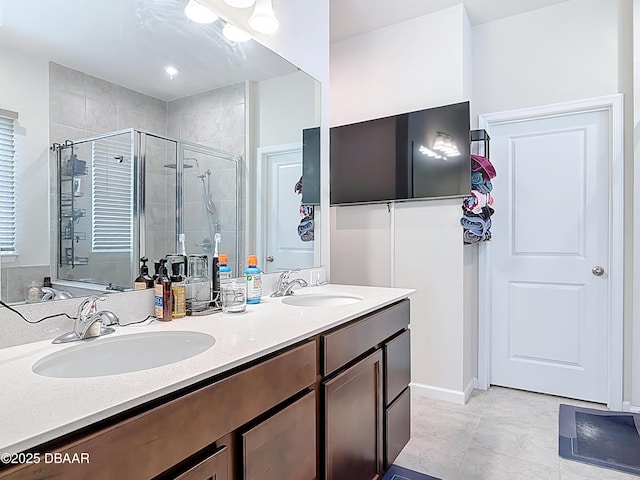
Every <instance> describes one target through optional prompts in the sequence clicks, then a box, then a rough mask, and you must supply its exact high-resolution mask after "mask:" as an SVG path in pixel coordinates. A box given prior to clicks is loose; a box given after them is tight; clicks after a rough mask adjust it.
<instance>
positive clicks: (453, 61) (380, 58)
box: [331, 5, 470, 126]
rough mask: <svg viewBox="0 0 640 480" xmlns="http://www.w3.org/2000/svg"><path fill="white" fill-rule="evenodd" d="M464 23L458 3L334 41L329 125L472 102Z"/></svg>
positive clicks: (464, 19) (462, 13)
mask: <svg viewBox="0 0 640 480" xmlns="http://www.w3.org/2000/svg"><path fill="white" fill-rule="evenodd" d="M466 23H468V21H467V20H466V14H465V13H464V9H463V7H462V6H461V5H458V6H456V7H452V8H449V9H446V10H443V11H440V12H437V13H434V14H432V15H426V16H422V17H418V18H415V19H412V20H409V21H407V22H403V23H400V24H396V25H391V26H389V27H386V28H383V29H380V30H376V31H374V32H371V33H367V34H364V35H358V36H356V37H352V38H348V39H346V40H343V41H339V42H334V43H332V44H331V126H335V125H342V124H346V123H353V122H358V121H362V120H369V119H372V118H378V117H384V116H388V115H395V114H397V113H402V112H409V111H413V110H419V109H423V108H428V107H433V106H437V105H445V104H449V103H455V102H460V101H461V100H468V99H469V96H470V92H467V91H465V81H464V76H465V70H466V69H467V68H470V64H469V65H468V66H465V60H467V58H468V57H467V55H465V49H467V48H468V47H469V44H468V42H465V35H464V33H465V25H466ZM465 57H467V58H465ZM467 87H468V84H467Z"/></svg>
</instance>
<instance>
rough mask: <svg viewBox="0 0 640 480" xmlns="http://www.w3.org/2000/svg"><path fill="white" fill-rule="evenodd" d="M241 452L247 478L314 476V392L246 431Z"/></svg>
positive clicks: (305, 478)
mask: <svg viewBox="0 0 640 480" xmlns="http://www.w3.org/2000/svg"><path fill="white" fill-rule="evenodd" d="M242 454H243V457H244V459H243V460H244V461H243V465H244V479H245V480H314V479H315V478H316V394H315V392H314V391H312V392H310V393H308V394H307V395H305V396H304V397H302V398H301V399H300V400H298V401H296V402H295V403H293V404H292V405H289V406H288V407H286V408H285V409H284V410H282V411H281V412H278V413H276V414H275V415H274V416H272V417H271V418H269V419H268V420H265V421H264V422H262V423H261V424H260V425H258V426H256V427H254V428H252V429H251V430H249V431H248V432H246V433H244V434H243V435H242Z"/></svg>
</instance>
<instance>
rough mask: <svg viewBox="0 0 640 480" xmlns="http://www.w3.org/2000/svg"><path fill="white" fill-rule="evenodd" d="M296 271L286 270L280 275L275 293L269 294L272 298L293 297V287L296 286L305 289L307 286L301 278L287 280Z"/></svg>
mask: <svg viewBox="0 0 640 480" xmlns="http://www.w3.org/2000/svg"><path fill="white" fill-rule="evenodd" d="M297 271H298V270H286V271H284V272H282V273H281V274H280V278H278V288H277V289H276V291H275V292H273V293H272V294H271V296H272V297H286V296H287V295H293V287H295V286H296V285H297V286H299V287H306V286H307V285H309V284H308V283H307V282H306V281H305V280H303V279H302V278H294V279H293V280H289V277H290V276H291V274H292V273H293V272H297Z"/></svg>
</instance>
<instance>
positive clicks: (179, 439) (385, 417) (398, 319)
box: [0, 299, 411, 480]
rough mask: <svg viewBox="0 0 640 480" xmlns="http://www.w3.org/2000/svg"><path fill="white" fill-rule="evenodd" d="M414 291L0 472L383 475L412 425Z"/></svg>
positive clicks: (6, 476)
mask: <svg viewBox="0 0 640 480" xmlns="http://www.w3.org/2000/svg"><path fill="white" fill-rule="evenodd" d="M408 326H409V300H407V299H405V300H401V301H399V302H397V303H395V304H393V305H390V306H386V307H383V308H380V309H378V310H376V311H374V312H371V313H368V314H366V315H363V316H361V317H359V318H355V319H353V320H351V321H349V322H347V323H345V324H344V325H341V326H338V327H335V328H332V329H329V330H327V331H324V332H320V333H318V334H316V335H314V336H312V337H310V338H308V339H306V340H305V341H301V342H299V343H297V344H296V345H293V346H291V347H288V348H284V349H282V350H280V351H278V352H274V353H272V354H269V355H268V356H266V357H264V358H262V359H257V360H254V361H252V362H251V363H250V364H248V365H246V366H244V367H239V368H236V369H234V370H233V371H231V372H229V373H228V374H226V375H220V376H217V377H213V378H211V379H209V380H207V381H204V382H202V384H200V385H199V386H197V387H196V386H194V387H191V388H188V389H185V390H183V391H182V392H179V393H178V392H176V393H174V394H171V395H169V396H168V397H165V398H164V399H158V400H154V401H152V402H150V403H148V404H146V405H142V406H140V407H136V408H135V409H134V410H132V411H130V412H123V413H121V414H118V415H117V416H114V417H112V418H110V419H106V420H104V421H102V422H100V424H97V425H93V426H89V427H86V428H84V429H82V430H81V431H77V432H75V433H71V434H69V435H66V436H65V437H63V438H60V439H57V440H54V441H52V442H49V443H47V444H44V445H40V446H39V447H37V448H35V449H31V451H33V452H36V451H40V452H59V453H61V454H63V455H64V454H66V455H70V456H73V455H74V454H79V453H85V454H88V455H89V458H90V463H85V464H68V463H57V464H56V463H52V464H44V463H40V464H25V465H16V466H7V467H2V466H1V465H0V479H2V480H38V479H48V480H54V479H61V480H62V479H64V480H74V479H77V480H81V479H82V480H84V479H85V478H91V479H95V480H101V479H104V480H110V479H113V478H121V479H129V478H132V479H133V478H135V479H140V480H145V479H153V480H379V479H380V478H381V477H382V475H383V473H384V471H385V469H387V468H388V466H389V465H390V464H391V463H392V462H393V460H395V458H396V456H397V455H398V453H399V452H400V450H401V449H402V448H403V447H404V445H406V443H407V441H408V440H409V434H410V390H409V387H408V384H409V381H410V376H411V366H410V332H409V330H408Z"/></svg>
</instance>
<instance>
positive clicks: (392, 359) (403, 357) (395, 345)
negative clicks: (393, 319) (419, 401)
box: [384, 330, 411, 406]
mask: <svg viewBox="0 0 640 480" xmlns="http://www.w3.org/2000/svg"><path fill="white" fill-rule="evenodd" d="M384 375H385V382H384V404H385V406H388V405H389V404H390V403H391V402H393V400H394V399H395V398H396V397H397V396H398V395H400V393H401V392H402V391H403V390H404V389H405V388H407V385H409V383H410V382H411V332H410V331H409V330H405V331H404V333H402V334H401V335H399V336H397V337H396V338H394V339H393V340H390V341H389V342H387V343H385V344H384Z"/></svg>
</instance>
